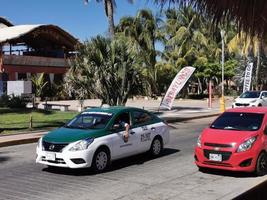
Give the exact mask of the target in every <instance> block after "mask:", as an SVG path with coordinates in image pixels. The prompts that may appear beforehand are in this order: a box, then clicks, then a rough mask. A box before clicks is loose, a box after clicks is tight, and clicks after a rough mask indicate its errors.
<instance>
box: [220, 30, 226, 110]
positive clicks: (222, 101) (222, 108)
mask: <svg viewBox="0 0 267 200" xmlns="http://www.w3.org/2000/svg"><path fill="white" fill-rule="evenodd" d="M224 34H225V31H224V30H221V38H222V83H221V84H222V97H221V101H220V110H221V112H224V111H225V101H224Z"/></svg>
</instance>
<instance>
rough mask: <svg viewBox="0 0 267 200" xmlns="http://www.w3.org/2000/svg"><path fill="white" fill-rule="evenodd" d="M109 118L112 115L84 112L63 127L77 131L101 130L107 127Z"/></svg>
mask: <svg viewBox="0 0 267 200" xmlns="http://www.w3.org/2000/svg"><path fill="white" fill-rule="evenodd" d="M111 117H112V115H106V114H103V113H88V112H84V113H81V114H80V115H78V116H76V117H75V118H74V119H72V120H71V121H70V122H69V123H67V124H66V125H65V127H66V128H77V129H102V128H104V127H105V126H106V125H107V123H108V122H109V120H110V118H111Z"/></svg>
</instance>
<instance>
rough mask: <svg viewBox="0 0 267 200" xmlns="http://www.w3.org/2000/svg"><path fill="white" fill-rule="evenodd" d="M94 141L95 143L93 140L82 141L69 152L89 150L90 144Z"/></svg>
mask: <svg viewBox="0 0 267 200" xmlns="http://www.w3.org/2000/svg"><path fill="white" fill-rule="evenodd" d="M93 141H94V139H93V138H89V139H85V140H81V141H79V142H77V143H76V144H75V145H74V146H73V147H71V148H70V149H69V151H81V150H85V149H87V148H88V147H89V145H90V144H92V142H93Z"/></svg>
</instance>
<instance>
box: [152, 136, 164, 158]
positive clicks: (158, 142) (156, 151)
mask: <svg viewBox="0 0 267 200" xmlns="http://www.w3.org/2000/svg"><path fill="white" fill-rule="evenodd" d="M162 149H163V143H162V139H161V138H160V137H155V138H154V140H153V141H152V143H151V147H150V153H151V155H152V156H159V155H160V154H161V153H162Z"/></svg>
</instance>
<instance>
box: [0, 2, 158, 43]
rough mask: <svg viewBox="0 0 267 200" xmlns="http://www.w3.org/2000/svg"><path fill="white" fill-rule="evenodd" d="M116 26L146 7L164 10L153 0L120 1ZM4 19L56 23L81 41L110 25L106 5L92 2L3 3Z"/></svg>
mask: <svg viewBox="0 0 267 200" xmlns="http://www.w3.org/2000/svg"><path fill="white" fill-rule="evenodd" d="M116 3H117V8H116V11H115V16H114V17H115V24H117V23H118V22H119V19H120V18H121V17H122V16H135V15H136V13H137V11H138V10H140V9H144V8H149V9H152V10H153V12H154V13H156V12H158V11H160V7H159V6H158V5H154V4H153V3H152V0H150V1H147V0H135V2H134V4H130V3H129V2H128V1H127V0H116ZM0 16H1V17H5V18H6V19H7V20H9V21H10V22H12V23H13V24H14V25H21V24H53V25H57V26H59V27H61V28H63V29H64V30H65V31H67V32H69V33H70V34H72V35H73V36H74V37H76V38H78V39H79V40H80V41H84V40H86V39H89V38H90V37H93V36H96V35H98V34H102V35H104V34H105V33H107V31H108V22H107V18H106V15H105V12H104V6H103V3H96V0H89V4H87V5H85V4H84V0H42V1H41V0H1V12H0Z"/></svg>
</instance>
